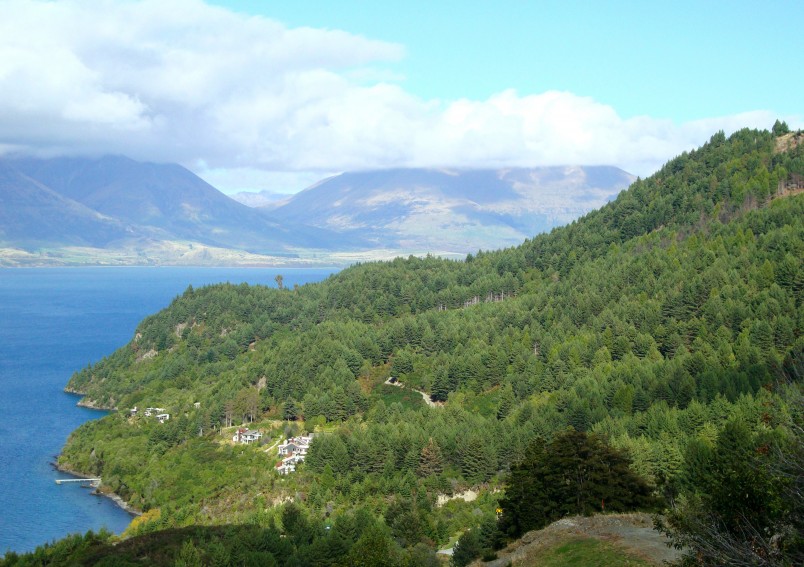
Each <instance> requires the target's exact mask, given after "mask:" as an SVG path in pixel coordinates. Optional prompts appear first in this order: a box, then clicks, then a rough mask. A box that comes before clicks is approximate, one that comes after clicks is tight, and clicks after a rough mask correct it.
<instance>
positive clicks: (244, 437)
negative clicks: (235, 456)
mask: <svg viewBox="0 0 804 567" xmlns="http://www.w3.org/2000/svg"><path fill="white" fill-rule="evenodd" d="M261 438H262V433H260V432H259V431H252V430H251V429H244V428H242V427H241V428H240V429H238V430H237V432H236V433H235V434H234V435H233V436H232V441H234V442H235V443H243V444H245V445H251V444H252V443H256V442H257V441H259V440H260V439H261Z"/></svg>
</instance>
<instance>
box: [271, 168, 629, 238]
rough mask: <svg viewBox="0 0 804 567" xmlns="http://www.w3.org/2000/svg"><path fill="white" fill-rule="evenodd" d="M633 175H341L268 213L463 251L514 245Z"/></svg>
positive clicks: (605, 171)
mask: <svg viewBox="0 0 804 567" xmlns="http://www.w3.org/2000/svg"><path fill="white" fill-rule="evenodd" d="M633 180H634V176H633V175H631V174H629V173H626V172H625V171H623V170H621V169H618V168H616V167H606V166H600V167H541V168H530V169H524V168H516V169H501V170H444V169H441V170H438V169H390V170H380V171H365V172H356V173H344V174H341V175H338V176H335V177H331V178H329V179H326V180H324V181H322V182H320V183H318V184H316V185H314V186H312V187H310V188H308V189H305V190H304V191H302V192H301V193H298V194H296V195H295V196H293V197H292V198H291V199H290V200H289V201H288V202H287V203H286V204H284V205H281V206H279V207H274V208H272V209H271V215H272V216H273V217H274V218H276V219H278V220H280V221H282V222H305V223H307V224H311V225H313V226H317V227H320V228H326V229H333V230H359V231H360V233H361V234H362V235H363V236H364V237H365V238H366V239H368V240H370V241H371V242H373V243H374V244H375V245H376V246H378V247H386V248H392V249H407V250H411V249H413V250H420V251H425V250H428V251H433V252H443V251H455V252H462V253H466V252H470V251H474V250H477V249H479V248H482V249H487V250H488V249H495V248H501V247H505V246H511V245H516V244H519V243H521V242H522V241H523V240H525V239H526V238H529V237H532V236H534V235H535V234H538V233H540V232H546V231H549V230H550V229H552V228H554V227H556V226H560V225H563V224H567V223H568V222H571V221H573V220H575V219H577V218H578V217H580V216H582V215H583V214H585V213H587V212H589V211H591V210H592V209H596V208H598V207H600V206H602V205H604V204H605V203H606V202H608V201H609V200H611V199H612V198H614V197H615V196H616V195H617V194H618V193H619V192H620V191H621V190H623V189H625V188H626V187H628V185H629V184H630V183H631V182H632V181H633Z"/></svg>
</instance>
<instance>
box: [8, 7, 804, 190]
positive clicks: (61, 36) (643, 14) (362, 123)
mask: <svg viewBox="0 0 804 567" xmlns="http://www.w3.org/2000/svg"><path fill="white" fill-rule="evenodd" d="M802 29H804V2H802V1H801V0H796V1H792V0H779V1H766V2H747V1H738V0H734V1H731V2H723V1H700V0H699V1H698V2H690V1H687V0H681V1H674V2H663V3H658V2H647V1H644V2H627V1H621V2H572V1H565V2H515V1H512V0H498V1H496V2H485V1H484V2H480V1H463V2H456V1H452V0H450V1H440V2H423V1H419V0H409V1H406V2H394V3H390V2H377V1H374V2H358V1H341V2H332V1H331V2H324V1H303V2H289V1H283V2H276V1H255V0H251V1H246V0H229V1H224V0H209V1H204V0H170V2H164V0H61V1H47V0H0V117H2V120H0V155H2V154H8V153H24V154H35V155H43V156H52V155H100V154H103V153H118V154H124V155H128V156H130V157H132V158H135V159H141V160H151V161H159V162H178V163H181V164H182V165H185V166H186V167H188V168H190V169H192V170H193V171H195V172H196V173H198V174H199V175H201V176H202V177H204V178H205V179H207V180H208V181H210V182H211V183H212V184H213V185H215V186H217V187H219V188H220V189H222V190H224V191H226V192H234V191H238V190H262V189H267V190H271V191H278V192H285V193H287V192H295V191H298V190H301V189H303V188H304V187H306V186H309V185H310V184H312V183H314V182H316V181H318V180H319V179H321V178H323V177H325V176H328V175H331V174H334V173H338V172H342V171H349V170H365V169H378V168H387V167H439V168H443V167H450V168H454V167H461V168H481V167H484V168H487V167H493V168H502V167H515V166H521V167H529V166H540V165H601V164H605V165H615V166H619V167H621V168H623V169H625V170H627V171H629V172H631V173H634V174H637V175H643V176H645V175H649V174H650V173H652V172H653V171H655V170H656V169H657V168H658V167H660V166H661V165H662V164H663V163H664V162H666V161H667V160H668V159H670V158H672V157H674V156H675V155H678V154H679V153H681V152H682V151H685V150H689V149H692V148H695V147H697V146H699V145H700V144H702V143H703V142H705V141H706V140H707V139H708V138H709V137H710V136H711V135H712V134H713V133H715V132H717V131H718V130H724V131H726V132H727V133H731V132H733V131H734V130H736V129H739V128H743V127H752V128H770V127H771V125H772V124H773V121H774V120H775V119H776V118H782V119H784V120H786V121H787V122H788V124H789V125H790V126H791V127H793V128H801V127H804V119H803V118H802V117H803V116H804V110H803V109H802V105H801V100H802V93H803V92H804V74H803V73H801V71H800V67H801V63H800V59H801V55H800V54H801V53H804V39H803V38H804V34H802V33H801V30H802Z"/></svg>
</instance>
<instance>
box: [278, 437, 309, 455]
mask: <svg viewBox="0 0 804 567" xmlns="http://www.w3.org/2000/svg"><path fill="white" fill-rule="evenodd" d="M312 440H313V436H312V435H300V436H298V437H291V438H290V439H288V440H287V441H285V442H284V443H282V444H281V445H280V446H279V454H280V455H286V456H288V455H302V456H305V455H307V451H308V450H309V449H310V443H311V442H312Z"/></svg>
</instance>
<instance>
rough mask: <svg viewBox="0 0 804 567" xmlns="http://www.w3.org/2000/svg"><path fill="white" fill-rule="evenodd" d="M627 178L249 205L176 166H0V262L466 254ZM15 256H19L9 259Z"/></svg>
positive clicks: (538, 226)
mask: <svg viewBox="0 0 804 567" xmlns="http://www.w3.org/2000/svg"><path fill="white" fill-rule="evenodd" d="M632 180H633V176H631V175H630V174H628V173H626V172H624V171H622V170H620V169H617V168H614V167H564V168H559V167H546V168H531V169H506V170H435V169H390V170H379V171H367V172H351V173H344V174H341V175H337V176H334V177H331V178H328V179H325V180H323V181H321V182H319V183H317V184H315V185H313V186H312V187H310V188H308V189H306V190H304V191H302V192H300V193H298V194H296V195H294V196H292V197H290V198H289V199H285V200H283V201H276V202H272V203H269V204H268V205H265V206H261V207H249V206H246V205H245V204H243V203H241V202H238V201H237V200H235V199H233V198H231V197H229V196H227V195H225V194H223V193H222V192H220V191H218V190H217V189H216V188H215V187H213V186H212V185H210V184H208V183H207V182H205V181H204V180H202V179H201V178H200V177H198V176H196V175H195V174H194V173H192V172H191V171H189V170H187V169H186V168H184V167H182V166H180V165H177V164H157V163H142V162H137V161H134V160H132V159H129V158H126V157H122V156H105V157H101V158H77V157H71V158H68V157H62V158H52V159H38V158H30V157H20V158H3V159H0V247H2V248H3V250H4V252H3V254H2V256H1V257H0V262H4V263H5V264H7V265H9V264H10V265H15V264H19V263H26V262H27V263H70V262H71V261H75V259H74V257H75V255H76V254H77V252H76V250H78V251H80V254H79V256H81V258H82V259H81V260H80V262H82V263H134V264H143V263H145V264H153V263H157V264H159V263H179V264H188V263H190V264H191V263H197V264H210V263H212V264H215V263H217V264H227V263H233V262H234V263H255V264H270V263H277V262H279V263H282V262H307V263H310V262H313V263H315V262H328V263H333V262H335V263H337V262H338V260H337V255H338V254H341V255H344V254H347V255H348V254H350V253H351V254H358V255H359V254H363V255H364V256H366V257H371V255H372V253H373V252H372V251H376V250H383V251H384V253H385V254H386V255H389V254H390V255H395V254H408V253H424V252H432V253H434V254H450V253H452V254H455V255H465V254H466V253H468V252H472V251H476V250H478V249H486V250H488V249H496V248H500V247H505V246H510V245H514V244H517V243H519V242H521V241H522V240H524V239H525V238H528V237H530V236H533V235H535V234H537V233H540V232H545V231H548V230H550V229H552V228H554V227H556V226H559V225H562V224H566V223H568V222H570V221H572V220H574V219H576V218H578V217H579V216H581V215H583V214H585V213H587V212H589V211H590V210H592V209H594V208H598V207H600V206H601V205H603V204H605V203H606V202H607V201H608V200H610V199H611V198H613V197H614V196H616V195H617V193H619V191H620V190H622V189H623V188H625V187H626V186H627V185H628V184H629V183H630V182H631V181H632ZM238 197H239V198H240V199H242V200H247V201H248V200H249V197H247V196H244V195H242V194H241V195H239V196H238ZM250 202H252V203H260V202H261V201H260V200H255V199H253V198H251V199H250ZM43 250H44V251H46V254H44V255H43V253H42V251H43ZM12 252H13V255H16V256H15V257H16V258H19V257H20V255H23V256H24V255H28V256H27V257H26V258H25V259H24V260H22V261H20V260H16V261H15V260H13V259H12V260H9V257H10V253H12ZM31 255H33V256H31ZM357 257H358V258H360V256H357Z"/></svg>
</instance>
